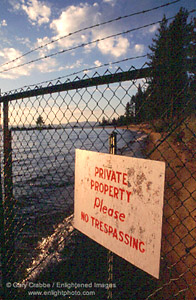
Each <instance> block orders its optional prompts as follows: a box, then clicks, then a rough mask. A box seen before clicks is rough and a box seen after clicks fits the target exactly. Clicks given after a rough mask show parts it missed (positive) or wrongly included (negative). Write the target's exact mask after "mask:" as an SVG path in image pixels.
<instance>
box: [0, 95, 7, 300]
mask: <svg viewBox="0 0 196 300" xmlns="http://www.w3.org/2000/svg"><path fill="white" fill-rule="evenodd" d="M0 94H1V92H0ZM1 129H2V124H1V104H0V130H1ZM1 143H2V130H1V136H0V144H1ZM1 150H2V149H1V146H0V151H1ZM1 171H2V170H1V153H0V255H1V258H0V263H1V284H2V292H3V295H1V296H2V297H3V299H4V297H5V288H6V266H5V255H6V251H5V230H4V207H3V191H2V176H1V174H2V172H1Z"/></svg>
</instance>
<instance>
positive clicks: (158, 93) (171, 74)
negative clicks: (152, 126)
mask: <svg viewBox="0 0 196 300" xmlns="http://www.w3.org/2000/svg"><path fill="white" fill-rule="evenodd" d="M187 19H188V12H187V11H186V10H185V9H183V8H181V9H180V11H179V12H178V14H177V15H176V16H175V18H174V20H173V22H171V23H170V25H169V26H168V25H167V21H166V18H165V16H164V18H163V20H162V22H161V24H160V28H159V30H158V34H157V35H156V38H155V39H153V44H152V45H151V46H150V47H149V49H150V50H151V53H152V54H150V55H148V58H149V59H150V62H149V66H150V67H151V68H152V75H151V78H150V81H149V88H148V95H149V107H151V114H152V118H162V117H167V118H168V117H170V118H172V117H173V116H177V115H178V114H179V112H180V111H181V110H182V108H183V107H184V105H185V104H186V101H187V87H188V72H187V71H188V70H187V56H188V52H189V47H190V43H191V32H192V30H193V23H192V22H191V23H190V24H187Z"/></svg>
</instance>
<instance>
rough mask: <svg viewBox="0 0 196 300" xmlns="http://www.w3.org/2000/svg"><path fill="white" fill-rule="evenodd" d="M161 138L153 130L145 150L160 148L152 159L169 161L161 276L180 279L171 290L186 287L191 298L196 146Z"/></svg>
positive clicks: (195, 255) (195, 257)
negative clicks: (162, 270) (163, 263)
mask: <svg viewBox="0 0 196 300" xmlns="http://www.w3.org/2000/svg"><path fill="white" fill-rule="evenodd" d="M161 138H162V137H161V134H160V133H155V132H151V133H150V134H149V136H148V142H147V145H146V153H147V154H148V153H151V152H152V149H155V147H157V148H156V149H155V150H154V151H153V152H152V153H151V154H150V155H149V158H150V159H153V160H162V161H165V162H166V180H165V182H166V184H165V197H164V211H163V234H162V256H163V258H164V261H165V262H166V263H167V268H166V269H165V272H164V273H163V275H162V276H165V277H168V279H167V281H169V280H170V279H171V278H179V279H178V280H176V281H173V282H171V284H170V285H169V289H170V292H171V293H172V294H173V295H175V294H176V295H178V293H179V291H180V290H183V289H184V290H185V291H184V292H183V293H182V299H189V300H191V299H195V298H194V296H196V280H195V278H196V264H195V262H196V242H195V241H196V157H195V148H196V145H195V143H192V144H189V145H186V146H184V145H183V144H181V143H177V142H172V141H171V140H170V139H166V140H165V141H163V142H162V143H160V141H161ZM159 144H160V145H159ZM166 270H168V273H167V271H166ZM169 272H170V277H169ZM164 281H165V278H164ZM179 295H180V294H179ZM179 295H178V296H179ZM193 295H194V296H193ZM183 297H185V298H183ZM178 299H181V298H178Z"/></svg>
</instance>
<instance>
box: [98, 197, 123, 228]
mask: <svg viewBox="0 0 196 300" xmlns="http://www.w3.org/2000/svg"><path fill="white" fill-rule="evenodd" d="M94 208H98V209H99V211H100V212H102V213H103V214H107V215H108V216H109V217H113V218H114V219H117V220H118V219H119V220H120V221H121V222H124V220H125V214H124V213H120V212H119V211H118V210H114V209H113V208H108V207H107V206H106V205H103V199H102V200H100V199H99V198H98V197H96V198H95V202H94Z"/></svg>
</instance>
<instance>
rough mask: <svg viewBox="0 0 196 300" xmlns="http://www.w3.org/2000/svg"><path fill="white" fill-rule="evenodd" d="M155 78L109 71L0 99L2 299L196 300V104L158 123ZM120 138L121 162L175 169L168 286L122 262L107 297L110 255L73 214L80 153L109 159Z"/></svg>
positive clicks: (165, 271)
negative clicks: (113, 141) (129, 159)
mask: <svg viewBox="0 0 196 300" xmlns="http://www.w3.org/2000/svg"><path fill="white" fill-rule="evenodd" d="M149 77H150V69H149V68H147V67H145V66H144V67H143V68H141V69H140V70H136V69H135V68H133V67H132V68H130V69H129V70H128V71H126V72H123V71H122V70H121V69H118V70H117V71H116V72H115V73H111V72H110V71H109V70H107V71H106V72H105V73H104V74H102V75H100V74H98V73H97V72H96V73H95V74H94V75H93V76H91V77H90V76H88V75H87V74H86V75H85V76H84V77H83V78H78V77H77V78H75V79H74V80H71V81H70V80H67V81H66V82H64V83H62V82H60V81H57V82H55V83H54V82H51V83H49V84H48V85H47V86H45V87H42V86H35V87H27V88H23V89H21V90H17V91H13V92H10V93H7V94H5V95H2V97H1V110H2V115H3V124H2V131H1V132H2V137H3V139H1V143H2V145H1V149H2V151H1V157H2V160H1V168H2V178H1V185H0V186H1V188H2V191H0V192H1V196H2V199H1V206H0V213H1V286H2V289H1V290H2V298H3V297H4V299H11V298H12V299H21V298H23V299H32V298H33V299H42V298H43V299H54V297H57V299H61V298H62V299H64V298H65V296H67V297H68V298H70V299H87V298H88V297H89V298H90V297H91V298H93V299H106V298H107V297H110V298H109V299H174V298H175V299H196V281H195V275H196V263H195V257H196V242H195V237H196V228H195V221H196V209H195V198H196V184H195V181H196V160H195V148H196V147H195V146H196V142H195V134H196V123H195V120H196V116H195V107H194V105H193V104H194V103H195V94H194V93H193V92H192V93H191V92H190V93H189V97H188V99H187V101H186V104H185V105H184V106H183V107H181V108H180V109H178V114H177V116H175V117H171V109H173V105H174V103H177V102H178V99H173V102H172V104H171V105H168V107H167V108H166V109H165V108H164V109H163V111H162V113H161V117H159V118H158V119H156V118H154V117H152V115H151V113H152V102H149V99H150V97H151V94H148V95H147V96H146V97H145V99H144V98H142V97H144V91H146V90H147V88H148V78H149ZM182 91H183V87H182ZM133 95H136V96H137V97H135V98H134V97H133ZM136 99H137V100H136ZM154 106H155V107H156V109H158V107H157V104H156V103H154ZM159 111H160V110H159ZM144 112H145V121H144V120H142V117H143V116H144ZM168 112H169V113H168ZM147 115H148V117H146V116H147ZM168 116H170V117H168ZM114 130H115V132H116V134H117V149H116V151H117V154H118V155H127V156H134V157H138V158H148V159H155V160H163V161H165V162H166V166H167V167H166V186H165V198H164V212H163V233H162V250H161V270H160V279H159V280H155V279H153V278H152V277H151V276H150V275H148V274H146V273H145V272H143V271H141V270H139V269H137V268H135V267H134V266H132V265H131V264H129V263H127V262H126V261H124V260H123V259H121V258H120V257H118V256H116V255H114V256H113V257H112V264H113V268H112V269H113V270H112V272H113V274H112V277H110V279H111V278H112V280H113V285H112V294H111V293H110V295H109V293H108V288H109V287H108V270H107V268H108V267H107V265H108V261H107V250H106V249H105V248H103V247H102V246H100V245H98V244H96V243H95V242H93V241H92V240H90V239H88V238H87V237H86V236H84V235H82V234H81V233H79V232H78V231H76V230H75V229H74V228H73V226H72V219H73V215H72V214H73V204H74V160H75V149H76V148H80V149H86V150H91V151H98V152H104V153H108V152H109V144H108V140H109V137H110V135H111V133H113V131H114ZM57 283H58V284H59V285H58V286H57ZM60 283H63V284H60ZM68 283H70V284H71V283H72V286H71V285H68ZM73 283H78V284H81V283H83V284H84V283H85V284H86V286H84V285H83V286H78V287H77V288H76V286H73ZM110 283H111V282H110ZM33 293H35V294H33ZM36 293H37V294H36ZM38 293H40V294H38ZM44 293H45V294H44ZM66 293H67V294H66ZM77 293H78V294H77ZM10 297H11V298H10Z"/></svg>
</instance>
